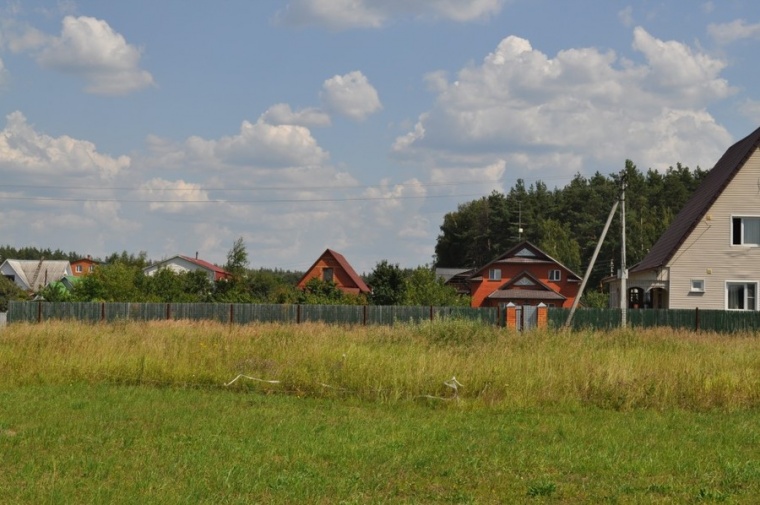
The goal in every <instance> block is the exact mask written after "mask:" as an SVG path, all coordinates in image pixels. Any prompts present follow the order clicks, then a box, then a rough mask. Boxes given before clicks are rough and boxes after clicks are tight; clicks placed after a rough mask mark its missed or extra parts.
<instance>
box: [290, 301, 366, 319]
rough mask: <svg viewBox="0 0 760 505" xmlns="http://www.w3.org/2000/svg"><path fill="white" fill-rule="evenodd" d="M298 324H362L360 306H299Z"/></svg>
mask: <svg viewBox="0 0 760 505" xmlns="http://www.w3.org/2000/svg"><path fill="white" fill-rule="evenodd" d="M300 322H302V323H306V322H322V323H327V324H363V323H364V306H362V305H301V317H300Z"/></svg>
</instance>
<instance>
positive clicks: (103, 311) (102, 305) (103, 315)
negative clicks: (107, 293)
mask: <svg viewBox="0 0 760 505" xmlns="http://www.w3.org/2000/svg"><path fill="white" fill-rule="evenodd" d="M105 320H106V302H100V322H103V321H105Z"/></svg>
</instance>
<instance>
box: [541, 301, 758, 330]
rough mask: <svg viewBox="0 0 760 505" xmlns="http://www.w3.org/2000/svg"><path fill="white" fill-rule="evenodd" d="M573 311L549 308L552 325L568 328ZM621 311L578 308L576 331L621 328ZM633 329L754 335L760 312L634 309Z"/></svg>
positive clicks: (631, 314) (629, 322)
mask: <svg viewBox="0 0 760 505" xmlns="http://www.w3.org/2000/svg"><path fill="white" fill-rule="evenodd" d="M569 312H570V310H569V309H560V308H553V307H550V308H549V313H548V319H549V325H550V326H551V327H553V328H562V327H564V326H565V322H566V321H567V316H568V314H569ZM621 318H622V310H621V309H592V308H584V309H577V310H576V311H575V314H574V316H573V321H572V329H574V330H580V329H596V330H609V329H612V328H619V327H620V321H621ZM626 321H627V325H628V326H629V327H631V328H652V327H658V326H660V327H668V328H680V329H686V330H695V331H699V330H703V331H714V332H718V333H733V332H740V331H741V332H754V331H758V330H760V312H756V311H739V310H701V309H667V310H666V309H634V310H629V311H627V313H626Z"/></svg>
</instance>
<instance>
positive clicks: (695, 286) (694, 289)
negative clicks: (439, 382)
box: [689, 279, 705, 293]
mask: <svg viewBox="0 0 760 505" xmlns="http://www.w3.org/2000/svg"><path fill="white" fill-rule="evenodd" d="M689 292H690V293H704V292H705V280H704V279H692V280H691V282H690V284H689Z"/></svg>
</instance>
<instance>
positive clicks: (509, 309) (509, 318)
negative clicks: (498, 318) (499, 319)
mask: <svg viewBox="0 0 760 505" xmlns="http://www.w3.org/2000/svg"><path fill="white" fill-rule="evenodd" d="M504 326H505V327H507V328H517V307H516V306H515V304H514V303H512V302H509V303H508V304H507V306H506V308H505V309H504Z"/></svg>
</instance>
